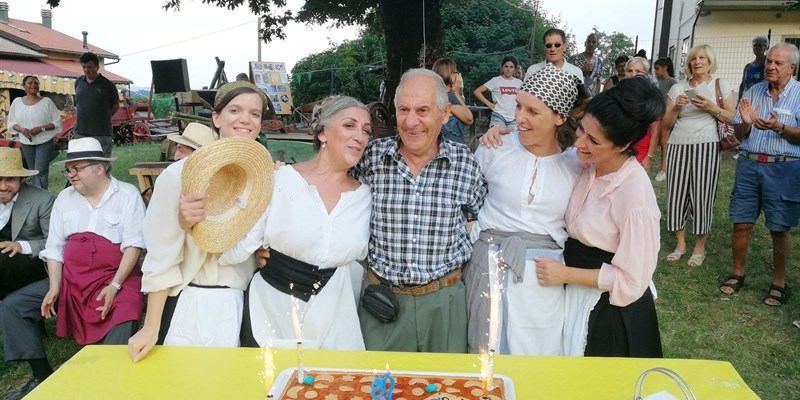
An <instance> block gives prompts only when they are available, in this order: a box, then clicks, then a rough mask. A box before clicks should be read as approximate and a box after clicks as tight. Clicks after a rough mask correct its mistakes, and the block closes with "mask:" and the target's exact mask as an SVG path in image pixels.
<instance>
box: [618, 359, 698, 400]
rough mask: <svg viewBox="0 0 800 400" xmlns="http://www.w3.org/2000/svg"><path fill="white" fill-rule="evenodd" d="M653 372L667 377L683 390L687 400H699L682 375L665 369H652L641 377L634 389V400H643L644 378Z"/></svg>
mask: <svg viewBox="0 0 800 400" xmlns="http://www.w3.org/2000/svg"><path fill="white" fill-rule="evenodd" d="M651 372H658V373H660V374H663V375H666V376H667V378H669V379H670V380H671V381H672V382H673V383H675V385H677V386H678V388H679V389H680V390H681V393H683V395H684V397H686V400H697V397H696V396H695V394H694V392H693V391H692V388H690V387H689V384H688V383H686V381H685V380H684V379H683V378H682V377H681V376H680V375H678V373H677V372H675V371H673V370H671V369H669V368H664V367H656V368H651V369H648V370H647V371H644V372H643V373H642V374H641V375H639V379H637V380H636V388H635V389H634V393H633V399H634V400H642V399H643V397H642V391H643V389H644V378H646V377H647V375H649V374H650V373H651Z"/></svg>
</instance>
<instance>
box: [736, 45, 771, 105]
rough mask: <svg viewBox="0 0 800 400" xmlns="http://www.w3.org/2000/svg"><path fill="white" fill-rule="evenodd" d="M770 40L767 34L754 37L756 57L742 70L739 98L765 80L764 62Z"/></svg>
mask: <svg viewBox="0 0 800 400" xmlns="http://www.w3.org/2000/svg"><path fill="white" fill-rule="evenodd" d="M768 47H769V40H768V39H767V38H766V37H765V36H756V37H754V38H753V54H754V55H755V56H756V59H755V60H753V61H751V62H749V63H747V64H746V65H745V66H744V71H742V83H740V84H739V100H741V99H742V96H744V93H745V92H746V91H747V90H748V89H750V88H751V87H753V85H755V84H756V83H759V82H763V81H764V64H765V63H766V61H767V56H766V51H767V48H768Z"/></svg>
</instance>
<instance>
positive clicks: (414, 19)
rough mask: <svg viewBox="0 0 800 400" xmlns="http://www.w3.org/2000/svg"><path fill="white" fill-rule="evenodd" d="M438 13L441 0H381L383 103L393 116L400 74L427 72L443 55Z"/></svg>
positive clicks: (439, 15)
mask: <svg viewBox="0 0 800 400" xmlns="http://www.w3.org/2000/svg"><path fill="white" fill-rule="evenodd" d="M441 11H442V1H441V0H410V1H407V0H380V10H379V12H380V15H381V22H382V23H383V29H384V35H385V38H386V72H385V74H384V86H385V89H386V90H385V92H384V95H383V99H382V101H383V103H384V104H386V105H387V107H388V108H389V112H390V114H391V115H392V116H394V93H395V91H396V90H397V85H398V83H399V82H400V76H402V75H403V72H405V71H406V70H408V69H411V68H430V66H431V65H433V63H434V62H435V61H436V60H437V59H438V58H439V57H441V56H442V55H443V54H444V29H443V28H442V14H441ZM423 22H424V23H423ZM423 25H424V30H423Z"/></svg>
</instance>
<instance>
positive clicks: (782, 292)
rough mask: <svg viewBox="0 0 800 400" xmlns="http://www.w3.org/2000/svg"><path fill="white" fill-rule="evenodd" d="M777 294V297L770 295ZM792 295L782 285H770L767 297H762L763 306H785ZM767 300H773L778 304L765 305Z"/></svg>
mask: <svg viewBox="0 0 800 400" xmlns="http://www.w3.org/2000/svg"><path fill="white" fill-rule="evenodd" d="M773 291H775V292H778V294H777V295H774V294H772V292H773ZM791 295H792V291H791V290H789V287H788V286H786V285H784V286H783V287H780V286H778V285H775V284H772V285H769V290H768V291H767V295H766V296H764V304H765V305H768V306H770V307H778V306H782V305H784V304H786V301H787V300H789V296H791ZM767 300H775V301H776V302H777V303H778V304H772V303H767Z"/></svg>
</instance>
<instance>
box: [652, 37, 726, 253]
mask: <svg viewBox="0 0 800 400" xmlns="http://www.w3.org/2000/svg"><path fill="white" fill-rule="evenodd" d="M716 60H717V59H716V56H715V54H714V49H713V48H711V46H709V45H707V44H701V45H697V46H695V47H693V48H692V49H691V50H690V51H689V55H688V57H687V61H686V65H685V66H684V72H685V73H686V76H688V77H689V78H688V79H687V80H685V81H682V82H678V83H676V84H675V85H674V86H672V88H671V89H670V90H669V96H668V98H667V112H666V115H665V116H664V122H663V123H664V129H672V133H671V134H670V136H669V140H668V141H667V230H668V231H670V232H675V237H676V244H675V250H674V251H673V252H672V253H670V254H669V255H667V257H666V260H667V261H668V262H675V261H678V260H679V259H680V258H681V257H682V256H683V254H684V253H685V252H686V220H687V219H689V218H691V219H692V228H693V229H692V233H694V235H695V236H696V237H697V241H696V242H695V245H694V250H693V251H692V255H691V257H689V261H688V262H687V265H689V266H690V267H697V266H700V265H703V262H704V261H705V259H706V241H707V240H708V233H709V231H710V230H711V222H712V217H713V215H714V202H715V201H716V198H717V182H718V180H719V161H720V153H719V134H718V133H717V121H722V122H728V123H730V122H731V121H732V120H733V116H734V115H735V113H736V109H735V107H736V106H735V101H736V99H735V97H734V95H733V90H731V86H730V85H729V84H728V82H726V81H724V80H722V79H719V78H716V79H715V78H714V77H713V75H712V74H713V73H714V72H715V71H716V70H717V64H716ZM718 92H719V94H720V97H721V99H722V100H721V102H722V104H723V107H720V106H718V105H717V103H718V101H719V100H718V98H717V93H718Z"/></svg>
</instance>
